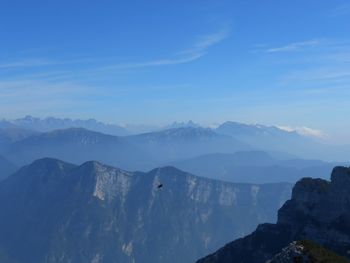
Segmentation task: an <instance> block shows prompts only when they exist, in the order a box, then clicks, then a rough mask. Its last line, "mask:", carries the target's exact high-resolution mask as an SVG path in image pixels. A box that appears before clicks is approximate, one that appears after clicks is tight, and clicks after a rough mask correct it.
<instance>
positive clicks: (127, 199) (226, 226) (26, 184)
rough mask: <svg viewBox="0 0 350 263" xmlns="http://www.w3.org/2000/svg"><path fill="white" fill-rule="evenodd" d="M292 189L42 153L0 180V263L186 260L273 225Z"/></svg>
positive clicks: (288, 185) (169, 262)
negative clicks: (78, 161) (124, 167)
mask: <svg viewBox="0 0 350 263" xmlns="http://www.w3.org/2000/svg"><path fill="white" fill-rule="evenodd" d="M290 191H291V185H290V184H265V185H256V184H233V183H225V182H220V181H216V180H211V179H205V178H200V177H197V176H194V175H191V174H188V173H185V172H182V171H180V170H178V169H176V168H173V167H164V168H157V169H154V170H152V171H150V172H148V173H140V172H135V173H132V172H127V171H124V170H120V169H117V168H113V167H110V166H106V165H103V164H101V163H99V162H94V161H91V162H86V163H84V164H83V165H81V166H76V165H73V164H69V163H66V162H62V161H59V160H55V159H48V158H45V159H41V160H37V161H35V162H34V163H32V164H30V165H28V166H25V167H23V168H21V169H20V170H19V171H18V172H16V173H15V174H13V175H12V176H10V177H8V178H7V179H6V180H4V181H2V182H0V210H1V220H0V262H2V263H15V262H17V263H22V262H23V263H43V262H50V263H55V262H57V263H58V262H60V263H61V262H76V263H85V262H98V263H110V262H126V263H127V262H138V263H143V262H145V263H146V262H153V263H157V262H159V263H160V262H168V263H177V262H184V263H186V262H193V261H194V260H195V259H196V258H199V257H201V256H204V255H205V254H208V253H210V252H211V251H214V250H215V249H217V248H218V247H220V246H222V245H223V244H224V243H226V242H228V241H229V240H230V239H231V238H233V237H240V236H243V235H245V234H246V233H249V232H250V231H252V230H253V229H255V227H256V225H257V224H258V223H261V222H274V221H275V219H276V218H275V214H276V211H277V209H278V208H279V207H280V205H281V204H282V203H283V202H284V201H285V200H287V199H288V198H289V197H290Z"/></svg>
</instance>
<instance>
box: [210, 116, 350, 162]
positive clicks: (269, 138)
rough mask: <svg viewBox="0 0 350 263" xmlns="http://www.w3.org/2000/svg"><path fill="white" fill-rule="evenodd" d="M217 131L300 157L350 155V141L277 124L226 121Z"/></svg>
mask: <svg viewBox="0 0 350 263" xmlns="http://www.w3.org/2000/svg"><path fill="white" fill-rule="evenodd" d="M215 132H216V133H218V134H224V135H229V136H232V137H234V138H236V139H237V140H239V141H241V142H243V143H247V144H249V145H250V146H252V147H253V148H255V149H260V150H263V151H278V152H285V153H289V154H293V155H296V156H299V157H300V158H307V159H322V160H328V161H347V160H348V156H349V155H350V145H344V146H335V145H329V144H326V143H324V142H322V141H320V140H319V138H317V137H312V136H311V137H310V136H305V135H304V134H300V133H298V132H296V131H287V130H284V129H281V128H278V127H276V126H265V125H249V124H243V123H237V122H225V123H223V124H221V125H220V126H219V127H217V128H216V129H215Z"/></svg>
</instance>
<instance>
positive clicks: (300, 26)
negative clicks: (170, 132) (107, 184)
mask: <svg viewBox="0 0 350 263" xmlns="http://www.w3.org/2000/svg"><path fill="white" fill-rule="evenodd" d="M349 28H350V1H349V0H332V1H329V0H293V1H287V0H274V1H272V0H264V1H261V0H232V1H227V0H179V1H164V0H158V1H156V0H147V1H145V0H144V1H140V0H139V1H137V0H127V1H119V0H114V1H111V0H104V1H86V0H85V1H77V0H76V1H75V0H69V1H68V0H60V1H50V0H45V1H44V0H42V1H37V0H31V1H24V0H22V1H18V0H0V118H17V117H23V116H25V115H33V116H36V117H46V116H55V117H71V118H83V119H84V118H96V119H98V120H101V121H105V122H112V123H134V124H142V123H143V124H165V123H170V122H173V121H186V120H193V121H195V122H199V123H202V124H207V125H211V124H215V123H220V122H223V121H226V120H232V121H240V122H245V123H261V124H267V125H280V126H283V127H285V128H287V129H289V128H295V127H311V128H313V129H316V130H321V131H324V132H325V133H327V134H332V135H333V136H337V138H342V139H344V140H348V141H350V134H348V133H347V132H346V130H348V129H350V122H349V121H348V116H350V29H349Z"/></svg>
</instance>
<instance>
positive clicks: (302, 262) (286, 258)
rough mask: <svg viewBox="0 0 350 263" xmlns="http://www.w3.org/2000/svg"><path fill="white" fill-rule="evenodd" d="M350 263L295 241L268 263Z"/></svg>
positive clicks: (309, 242) (316, 247)
mask: <svg viewBox="0 0 350 263" xmlns="http://www.w3.org/2000/svg"><path fill="white" fill-rule="evenodd" d="M296 262H298V263H349V262H350V260H349V259H347V258H345V257H341V256H339V255H337V254H336V253H334V252H332V251H330V250H328V249H325V248H324V247H321V246H319V245H318V244H316V243H314V242H312V241H308V240H303V241H294V242H292V243H290V244H289V245H288V246H287V247H285V248H283V250H282V251H281V252H280V253H278V254H277V255H276V256H274V257H273V259H271V260H269V261H267V262H266V263H296Z"/></svg>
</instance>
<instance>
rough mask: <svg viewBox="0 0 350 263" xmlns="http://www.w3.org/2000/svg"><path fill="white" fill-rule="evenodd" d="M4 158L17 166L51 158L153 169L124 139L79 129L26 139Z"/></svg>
mask: <svg viewBox="0 0 350 263" xmlns="http://www.w3.org/2000/svg"><path fill="white" fill-rule="evenodd" d="M5 156H6V157H7V158H8V159H9V160H10V161H12V162H13V163H15V164H16V165H18V166H21V165H25V164H28V163H30V162H32V161H34V160H36V159H39V158H45V157H52V158H58V159H62V160H64V161H67V162H73V163H76V164H81V163H83V162H86V161H87V160H98V161H102V162H105V163H108V164H110V165H115V166H118V167H123V168H124V169H132V170H136V169H143V168H147V169H149V168H151V167H155V162H153V160H152V159H151V157H150V156H149V155H148V154H147V153H146V152H144V151H143V150H142V149H141V148H140V147H138V146H137V145H135V144H132V143H130V142H129V141H128V140H126V139H125V138H123V137H117V136H112V135H106V134H103V133H99V132H93V131H89V130H86V129H82V128H71V129H65V130H56V131H52V132H47V133H41V134H39V135H36V136H31V137H28V138H26V139H24V140H21V141H17V142H15V143H13V144H11V147H9V150H8V151H7V152H6V153H5Z"/></svg>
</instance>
